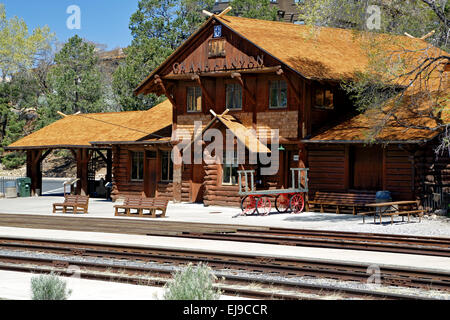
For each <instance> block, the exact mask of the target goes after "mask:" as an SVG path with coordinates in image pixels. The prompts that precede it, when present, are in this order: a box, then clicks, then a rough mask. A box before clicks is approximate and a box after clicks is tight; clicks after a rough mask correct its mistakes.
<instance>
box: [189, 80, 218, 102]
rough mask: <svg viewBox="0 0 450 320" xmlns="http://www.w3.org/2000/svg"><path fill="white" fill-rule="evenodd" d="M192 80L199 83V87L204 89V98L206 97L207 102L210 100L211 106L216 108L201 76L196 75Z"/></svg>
mask: <svg viewBox="0 0 450 320" xmlns="http://www.w3.org/2000/svg"><path fill="white" fill-rule="evenodd" d="M191 80H192V81H196V82H197V83H198V85H199V86H200V88H201V89H202V96H203V95H204V96H205V98H206V100H208V102H209V104H210V105H211V106H214V100H213V99H212V98H211V96H210V95H209V93H208V91H207V90H206V88H205V86H204V85H203V83H202V80H201V79H200V76H199V75H197V74H195V75H193V76H191Z"/></svg>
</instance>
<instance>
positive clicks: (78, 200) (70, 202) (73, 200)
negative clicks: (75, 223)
mask: <svg viewBox="0 0 450 320" xmlns="http://www.w3.org/2000/svg"><path fill="white" fill-rule="evenodd" d="M88 207H89V196H75V195H66V196H64V203H54V204H53V213H56V212H57V211H62V212H63V213H67V211H68V209H71V210H69V211H72V212H73V213H75V214H76V213H78V210H80V213H88Z"/></svg>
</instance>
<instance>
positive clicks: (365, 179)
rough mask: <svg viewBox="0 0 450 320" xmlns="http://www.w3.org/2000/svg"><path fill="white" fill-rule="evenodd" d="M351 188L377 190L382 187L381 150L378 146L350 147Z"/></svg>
mask: <svg viewBox="0 0 450 320" xmlns="http://www.w3.org/2000/svg"><path fill="white" fill-rule="evenodd" d="M351 168H352V177H351V179H350V181H351V182H352V186H351V187H352V188H353V189H356V190H367V191H379V190H381V189H382V187H383V150H382V149H381V148H380V147H378V146H373V147H353V148H352V149H351Z"/></svg>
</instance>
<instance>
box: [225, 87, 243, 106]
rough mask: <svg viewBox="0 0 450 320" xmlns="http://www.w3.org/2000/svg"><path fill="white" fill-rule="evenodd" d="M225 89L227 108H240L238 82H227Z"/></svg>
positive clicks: (240, 97)
mask: <svg viewBox="0 0 450 320" xmlns="http://www.w3.org/2000/svg"><path fill="white" fill-rule="evenodd" d="M226 88H227V89H226V90H227V101H226V105H227V109H230V110H241V109H242V87H241V85H240V84H239V83H229V84H227V85H226Z"/></svg>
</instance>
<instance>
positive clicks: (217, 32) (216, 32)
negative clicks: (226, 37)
mask: <svg viewBox="0 0 450 320" xmlns="http://www.w3.org/2000/svg"><path fill="white" fill-rule="evenodd" d="M221 37H222V26H221V25H218V26H214V34H213V38H221Z"/></svg>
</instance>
